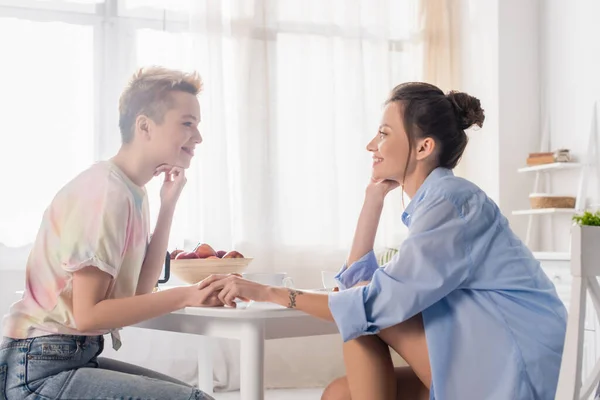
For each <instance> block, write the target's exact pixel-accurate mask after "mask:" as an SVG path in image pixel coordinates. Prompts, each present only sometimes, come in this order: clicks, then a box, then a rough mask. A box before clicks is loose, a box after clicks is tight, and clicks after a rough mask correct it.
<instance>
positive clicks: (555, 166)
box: [517, 162, 583, 172]
mask: <svg viewBox="0 0 600 400" xmlns="http://www.w3.org/2000/svg"><path fill="white" fill-rule="evenodd" d="M582 166H583V164H581V163H574V162H555V163H551V164H540V165H533V166H531V167H525V168H519V169H518V170H517V171H518V172H538V171H550V170H560V169H573V168H581V167H582Z"/></svg>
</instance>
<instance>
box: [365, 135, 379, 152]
mask: <svg viewBox="0 0 600 400" xmlns="http://www.w3.org/2000/svg"><path fill="white" fill-rule="evenodd" d="M376 138H377V137H374V138H373V139H371V141H370V142H369V143H367V151H370V152H372V153H374V152H375V151H377V144H376V143H375V139H376Z"/></svg>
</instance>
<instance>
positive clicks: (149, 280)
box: [136, 207, 174, 294]
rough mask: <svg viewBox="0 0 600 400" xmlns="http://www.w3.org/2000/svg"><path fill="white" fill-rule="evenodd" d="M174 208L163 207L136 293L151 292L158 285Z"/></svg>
mask: <svg viewBox="0 0 600 400" xmlns="http://www.w3.org/2000/svg"><path fill="white" fill-rule="evenodd" d="M173 213H174V210H173V209H170V208H164V207H161V208H160V211H159V213H158V219H157V221H156V227H155V228H154V233H153V234H152V239H151V240H150V244H149V245H148V252H147V253H146V258H144V263H143V264H142V270H141V272H140V279H139V282H138V286H137V292H136V294H145V293H150V292H152V290H153V289H154V287H155V286H156V282H158V280H159V278H160V274H161V272H162V267H163V265H164V262H165V256H166V254H167V246H168V244H169V234H170V232H171V223H172V221H173Z"/></svg>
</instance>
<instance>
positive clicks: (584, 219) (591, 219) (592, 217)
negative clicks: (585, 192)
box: [573, 210, 600, 226]
mask: <svg viewBox="0 0 600 400" xmlns="http://www.w3.org/2000/svg"><path fill="white" fill-rule="evenodd" d="M573 221H575V222H576V223H578V224H579V225H588V226H600V210H598V211H596V212H595V213H592V212H591V211H584V212H583V214H581V215H574V216H573Z"/></svg>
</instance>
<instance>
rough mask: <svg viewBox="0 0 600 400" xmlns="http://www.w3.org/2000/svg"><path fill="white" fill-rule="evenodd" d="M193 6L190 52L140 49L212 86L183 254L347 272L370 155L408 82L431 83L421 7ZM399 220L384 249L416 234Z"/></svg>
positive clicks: (154, 38) (179, 225) (155, 37)
mask: <svg viewBox="0 0 600 400" xmlns="http://www.w3.org/2000/svg"><path fill="white" fill-rule="evenodd" d="M136 3H138V4H139V3H143V2H142V1H137V2H136ZM190 6H191V7H192V8H191V10H190V11H191V15H192V16H191V18H190V32H189V33H184V34H183V35H184V36H185V38H186V40H185V41H181V39H180V38H175V37H173V36H170V38H169V39H166V38H167V37H169V36H168V35H166V34H165V33H163V32H156V31H155V32H143V33H142V34H141V35H140V36H139V37H140V39H138V43H139V44H140V47H139V50H138V55H139V58H138V60H137V63H138V65H140V66H141V65H147V64H152V63H159V64H163V65H168V66H173V67H177V68H185V69H198V70H199V71H200V72H201V74H202V75H203V77H204V79H205V82H206V86H205V91H204V93H203V94H202V95H201V107H202V118H203V122H202V127H201V129H202V133H203V135H204V143H203V144H202V145H201V146H200V151H199V152H198V154H199V155H198V157H197V159H196V160H195V162H194V165H193V166H192V168H191V169H190V171H189V184H188V187H187V188H186V192H185V195H184V196H185V198H184V199H183V200H182V202H181V204H180V205H179V207H178V210H177V214H176V220H175V223H174V228H173V231H174V235H173V242H172V246H176V245H179V246H182V245H185V246H188V247H189V246H193V245H194V244H195V243H196V242H198V241H204V242H207V243H209V244H211V245H212V246H213V247H215V248H216V249H223V250H229V249H233V248H235V249H238V250H239V251H241V252H242V253H244V254H245V255H246V256H248V257H254V259H255V260H254V262H253V263H252V264H251V267H250V268H253V269H266V270H269V269H273V268H275V269H280V270H281V269H285V270H287V271H288V272H291V273H292V274H294V273H295V272H296V271H299V270H300V269H301V270H302V271H311V270H313V271H315V273H314V274H313V276H314V277H317V276H318V270H319V269H322V268H329V269H336V268H338V267H339V264H340V262H342V261H343V258H344V256H345V253H346V251H347V249H348V246H349V244H350V241H351V238H352V235H353V232H354V226H355V223H356V217H357V215H358V212H359V210H360V206H361V203H362V199H363V192H364V188H365V186H366V184H367V182H368V178H369V174H370V163H371V159H370V154H369V153H368V152H367V151H366V150H365V146H366V144H367V142H368V141H369V140H370V139H371V137H372V136H373V135H374V134H375V132H376V130H377V126H378V122H379V118H380V113H381V106H382V103H383V101H384V100H385V98H386V96H387V95H388V93H389V91H390V89H391V88H392V87H393V86H394V85H395V84H397V83H399V82H401V81H405V80H409V79H416V78H418V68H419V67H418V64H417V63H416V62H415V60H416V58H417V55H416V51H412V52H411V49H412V47H415V48H416V46H415V44H414V41H413V38H414V37H415V36H416V28H415V27H416V22H417V19H416V7H415V5H414V4H413V2H411V1H393V2H391V1H376V2H373V1H352V2H348V1H323V0H319V1H247V2H220V1H206V2H194V3H190ZM161 37H164V38H165V40H164V41H162V42H161V40H160V38H161ZM140 41H142V42H143V43H140ZM174 42H179V43H180V45H181V46H182V48H179V49H174V46H173V43H174ZM163 46H164V47H163ZM169 52H170V53H171V54H170V55H168V53H169ZM155 190H157V188H155ZM155 205H156V206H157V204H155ZM156 209H157V208H155V210H156ZM386 211H387V214H386V215H387V218H385V219H384V222H383V224H382V230H381V234H380V235H379V237H378V239H379V240H378V245H379V246H384V245H388V246H394V245H397V244H398V243H399V241H400V240H401V234H402V232H403V229H402V227H401V226H400V225H401V224H399V221H400V219H399V217H400V213H401V212H402V208H401V201H400V197H399V196H396V198H393V199H391V201H390V202H389V209H388V210H386ZM296 275H298V276H296V278H297V279H300V280H302V279H303V278H304V277H303V276H302V275H299V274H296ZM306 283H307V284H309V283H311V282H306ZM311 284H314V282H312V283H311Z"/></svg>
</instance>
